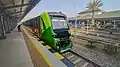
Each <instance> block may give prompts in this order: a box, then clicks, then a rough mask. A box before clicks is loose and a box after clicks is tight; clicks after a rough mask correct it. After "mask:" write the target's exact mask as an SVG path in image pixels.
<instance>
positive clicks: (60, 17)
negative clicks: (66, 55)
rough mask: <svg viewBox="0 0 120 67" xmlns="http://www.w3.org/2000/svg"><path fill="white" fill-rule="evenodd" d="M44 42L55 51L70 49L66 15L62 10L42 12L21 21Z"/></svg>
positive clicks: (70, 42)
mask: <svg viewBox="0 0 120 67" xmlns="http://www.w3.org/2000/svg"><path fill="white" fill-rule="evenodd" d="M23 25H24V26H26V27H27V28H29V29H31V30H32V31H33V32H34V34H36V35H37V36H38V37H39V38H40V39H41V40H42V41H43V42H44V43H45V44H47V45H49V46H50V47H52V48H53V49H54V50H56V51H57V52H60V53H62V52H65V51H68V50H71V48H72V41H71V33H70V28H69V25H68V21H67V16H66V15H65V14H63V13H62V12H43V13H41V14H40V15H39V16H37V17H35V18H32V19H30V20H28V21H25V22H24V23H23Z"/></svg>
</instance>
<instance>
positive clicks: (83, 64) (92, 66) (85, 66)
mask: <svg viewBox="0 0 120 67" xmlns="http://www.w3.org/2000/svg"><path fill="white" fill-rule="evenodd" d="M62 55H63V56H64V57H65V58H66V59H68V60H70V61H71V62H72V63H73V64H75V66H76V67H101V66H100V65H98V64H96V63H94V62H92V61H90V60H88V59H86V58H84V57H82V56H80V55H79V54H77V53H75V52H74V51H68V52H65V53H62Z"/></svg>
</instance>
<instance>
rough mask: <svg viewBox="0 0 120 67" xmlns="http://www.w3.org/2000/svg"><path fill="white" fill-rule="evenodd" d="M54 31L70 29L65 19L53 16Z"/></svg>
mask: <svg viewBox="0 0 120 67" xmlns="http://www.w3.org/2000/svg"><path fill="white" fill-rule="evenodd" d="M51 21H52V26H53V29H68V25H67V21H66V18H65V17H60V16H53V17H52V18H51Z"/></svg>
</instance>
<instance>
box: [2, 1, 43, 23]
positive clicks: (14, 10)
mask: <svg viewBox="0 0 120 67" xmlns="http://www.w3.org/2000/svg"><path fill="white" fill-rule="evenodd" d="M40 1H41V0H0V14H2V13H3V14H7V15H8V16H9V18H13V19H15V20H16V21H18V22H19V21H20V20H21V19H22V18H23V17H24V16H25V15H26V14H27V13H28V12H29V11H30V10H31V9H32V8H33V7H34V6H35V5H36V4H37V3H38V2H40Z"/></svg>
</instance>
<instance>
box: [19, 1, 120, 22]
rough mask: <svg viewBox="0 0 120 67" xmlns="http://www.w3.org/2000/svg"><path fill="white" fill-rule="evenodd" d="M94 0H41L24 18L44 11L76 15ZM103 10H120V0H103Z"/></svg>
mask: <svg viewBox="0 0 120 67" xmlns="http://www.w3.org/2000/svg"><path fill="white" fill-rule="evenodd" d="M91 1H92V0H41V1H40V2H39V3H38V4H37V5H36V6H35V7H34V8H33V9H32V10H31V11H30V12H29V13H28V14H27V15H26V16H25V17H24V18H23V19H22V21H21V22H24V21H26V20H28V19H31V18H33V17H36V16H39V15H40V14H41V13H42V12H52V11H53V12H60V11H61V12H63V13H64V14H66V15H67V16H68V17H73V16H76V15H77V13H78V12H81V11H84V10H86V9H87V8H85V7H86V6H87V4H88V3H89V2H91ZM101 1H102V2H103V6H102V7H101V9H102V10H105V11H113V10H120V4H119V3H120V0H101Z"/></svg>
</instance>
